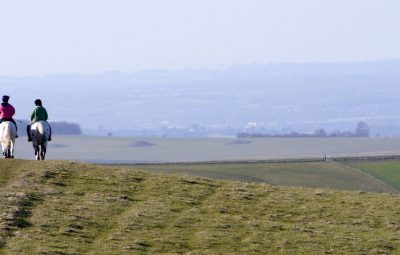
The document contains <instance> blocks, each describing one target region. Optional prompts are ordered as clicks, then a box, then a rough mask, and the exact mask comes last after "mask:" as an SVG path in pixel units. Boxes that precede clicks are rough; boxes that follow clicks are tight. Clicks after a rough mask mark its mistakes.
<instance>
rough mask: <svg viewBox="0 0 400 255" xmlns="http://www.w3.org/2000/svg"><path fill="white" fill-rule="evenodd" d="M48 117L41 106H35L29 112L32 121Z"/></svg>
mask: <svg viewBox="0 0 400 255" xmlns="http://www.w3.org/2000/svg"><path fill="white" fill-rule="evenodd" d="M48 118H49V116H48V115H47V111H46V109H45V108H44V107H43V106H37V107H36V108H35V109H33V112H32V114H31V121H32V123H33V122H36V121H39V120H44V121H46V120H47V119H48Z"/></svg>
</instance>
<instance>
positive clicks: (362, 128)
mask: <svg viewBox="0 0 400 255" xmlns="http://www.w3.org/2000/svg"><path fill="white" fill-rule="evenodd" d="M369 135H370V129H369V126H368V125H367V123H365V122H364V121H360V122H359V123H358V124H357V127H356V129H355V130H354V131H353V132H351V131H344V132H340V131H333V132H331V133H328V132H326V131H325V129H317V130H315V132H314V133H312V134H306V133H298V132H291V133H288V134H278V135H277V134H264V133H248V132H240V133H238V134H237V137H238V138H267V137H275V138H285V137H304V138H307V137H308V138H334V137H369Z"/></svg>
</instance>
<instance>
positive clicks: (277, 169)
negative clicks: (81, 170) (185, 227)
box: [124, 162, 397, 192]
mask: <svg viewBox="0 0 400 255" xmlns="http://www.w3.org/2000/svg"><path fill="white" fill-rule="evenodd" d="M124 167H126V168H129V167H131V166H124ZM135 168H139V169H141V170H146V171H150V172H160V173H179V174H190V175H195V176H202V177H209V178H217V179H230V180H238V181H247V182H262V183H269V184H274V185H283V186H290V187H309V188H333V189H342V190H362V191H369V192H397V190H396V189H394V188H393V187H391V186H389V185H385V184H383V183H380V182H376V181H375V180H374V179H373V178H370V177H369V176H367V175H364V174H362V173H360V172H358V171H354V170H353V169H350V168H348V167H346V166H345V165H341V164H337V163H330V162H303V163H236V164H229V163H228V164H223V163H221V164H160V165H151V164H150V165H139V166H135Z"/></svg>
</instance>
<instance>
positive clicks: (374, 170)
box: [351, 160, 400, 190]
mask: <svg viewBox="0 0 400 255" xmlns="http://www.w3.org/2000/svg"><path fill="white" fill-rule="evenodd" d="M351 165H352V166H355V167H357V168H359V169H362V170H363V171H365V172H367V173H369V174H371V175H372V176H374V177H376V178H377V179H380V180H382V181H384V182H386V183H388V184H390V185H391V186H393V187H395V188H397V189H398V190H400V161H397V160H385V161H375V162H353V163H352V164H351Z"/></svg>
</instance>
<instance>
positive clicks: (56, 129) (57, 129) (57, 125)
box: [16, 120, 82, 136]
mask: <svg viewBox="0 0 400 255" xmlns="http://www.w3.org/2000/svg"><path fill="white" fill-rule="evenodd" d="M16 122H17V126H18V135H20V136H25V135H26V132H25V130H26V126H27V125H28V124H29V122H28V121H26V120H16ZM49 124H50V126H51V130H52V132H53V135H81V134H82V129H81V126H80V125H79V124H77V123H73V122H66V121H49Z"/></svg>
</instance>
